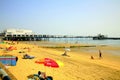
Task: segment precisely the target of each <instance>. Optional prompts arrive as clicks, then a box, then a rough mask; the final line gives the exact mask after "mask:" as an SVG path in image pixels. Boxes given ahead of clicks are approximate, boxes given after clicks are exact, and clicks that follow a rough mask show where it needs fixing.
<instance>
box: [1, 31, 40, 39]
mask: <svg viewBox="0 0 120 80" xmlns="http://www.w3.org/2000/svg"><path fill="white" fill-rule="evenodd" d="M3 33H4V37H3V39H4V40H13V41H30V40H40V37H41V36H40V35H35V33H33V31H32V30H26V29H6V30H4V31H3Z"/></svg>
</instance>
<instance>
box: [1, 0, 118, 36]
mask: <svg viewBox="0 0 120 80" xmlns="http://www.w3.org/2000/svg"><path fill="white" fill-rule="evenodd" d="M9 28H15V29H29V30H32V31H33V32H34V33H37V34H47V35H76V36H94V35H97V34H99V33H101V34H104V35H107V36H114V37H120V0H0V31H2V30H4V29H9Z"/></svg>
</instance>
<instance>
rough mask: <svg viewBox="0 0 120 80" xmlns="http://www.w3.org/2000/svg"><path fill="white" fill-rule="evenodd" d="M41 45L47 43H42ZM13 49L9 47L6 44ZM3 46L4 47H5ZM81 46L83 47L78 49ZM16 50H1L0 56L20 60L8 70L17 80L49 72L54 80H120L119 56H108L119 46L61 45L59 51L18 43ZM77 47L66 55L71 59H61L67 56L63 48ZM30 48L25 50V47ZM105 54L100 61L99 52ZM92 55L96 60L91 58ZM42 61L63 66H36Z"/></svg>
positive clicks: (116, 50) (25, 79)
mask: <svg viewBox="0 0 120 80" xmlns="http://www.w3.org/2000/svg"><path fill="white" fill-rule="evenodd" d="M42 44H46V43H45V42H43V43H42ZM5 45H6V46H10V44H9V45H8V44H5ZM5 45H4V47H3V45H1V47H3V48H5V47H6V46H5ZM79 45H80V46H79ZM13 46H15V47H17V50H13V51H7V52H5V51H4V49H0V54H1V55H2V54H11V55H14V56H17V57H18V62H17V65H16V66H9V67H8V70H9V71H10V72H11V73H13V75H14V76H15V77H16V78H17V80H27V76H28V75H30V74H37V72H38V71H39V70H40V71H43V72H46V75H47V76H48V75H49V76H52V77H53V79H54V80H119V79H120V76H119V75H120V55H115V54H114V53H113V54H112V53H111V54H109V51H111V52H112V51H114V52H116V53H117V52H119V51H120V47H115V46H93V47H91V46H90V45H88V46H87V47H86V45H85V44H62V43H61V44H59V43H58V46H59V47H60V46H62V47H60V48H58V47H54V48H45V47H43V46H38V45H37V44H29V43H21V42H20V43H19V44H14V45H13ZM69 46H78V47H74V48H71V51H69V52H67V54H68V55H69V56H70V57H68V56H61V54H63V53H64V48H63V47H69ZM28 47H29V48H30V50H28V49H24V48H28ZM99 49H100V50H101V52H102V56H103V58H102V59H99V55H98V50H99ZM19 51H24V52H25V53H28V54H29V55H33V56H35V58H34V59H23V58H22V57H23V55H24V54H25V53H19ZM118 54H119V53H118ZM90 56H93V57H94V59H90ZM43 58H52V59H54V60H59V61H62V62H63V63H64V66H63V67H59V68H51V67H45V66H44V65H42V64H36V63H35V61H36V60H38V59H43Z"/></svg>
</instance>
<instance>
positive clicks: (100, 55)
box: [99, 50, 102, 59]
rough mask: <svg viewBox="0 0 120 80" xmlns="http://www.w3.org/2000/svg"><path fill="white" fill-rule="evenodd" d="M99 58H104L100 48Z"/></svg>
mask: <svg viewBox="0 0 120 80" xmlns="http://www.w3.org/2000/svg"><path fill="white" fill-rule="evenodd" d="M99 58H100V59H101V58H102V52H101V51H100V50H99Z"/></svg>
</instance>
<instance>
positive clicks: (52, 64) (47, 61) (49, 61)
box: [44, 58, 59, 68]
mask: <svg viewBox="0 0 120 80" xmlns="http://www.w3.org/2000/svg"><path fill="white" fill-rule="evenodd" d="M44 66H47V67H52V68H59V65H58V64H57V62H56V61H55V60H53V59H50V58H45V61H44Z"/></svg>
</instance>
